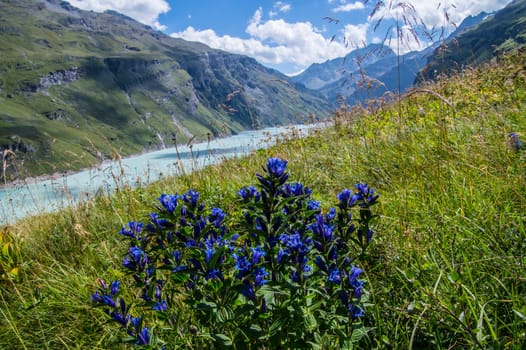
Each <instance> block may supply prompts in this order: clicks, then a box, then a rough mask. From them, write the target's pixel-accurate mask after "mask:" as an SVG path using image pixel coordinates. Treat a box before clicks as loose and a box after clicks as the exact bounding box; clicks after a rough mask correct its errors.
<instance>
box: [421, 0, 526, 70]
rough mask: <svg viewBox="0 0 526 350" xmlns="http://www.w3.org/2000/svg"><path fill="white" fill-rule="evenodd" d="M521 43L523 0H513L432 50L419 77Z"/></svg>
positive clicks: (524, 36)
mask: <svg viewBox="0 0 526 350" xmlns="http://www.w3.org/2000/svg"><path fill="white" fill-rule="evenodd" d="M524 46H526V0H514V1H512V2H511V3H509V4H508V5H507V6H506V7H504V8H503V9H501V10H500V11H498V12H496V13H495V14H493V15H491V16H488V17H487V18H486V19H485V20H484V21H482V22H480V23H478V24H477V25H475V26H472V27H470V28H468V29H467V30H464V31H462V32H460V33H459V34H458V35H456V36H454V38H450V39H449V40H447V41H446V43H445V45H442V46H440V47H439V48H437V49H436V50H434V52H433V54H432V55H431V56H430V57H429V60H428V63H427V65H426V67H425V68H424V69H423V70H422V76H421V78H420V79H419V80H421V79H426V80H432V79H435V78H436V77H437V76H438V75H441V74H450V73H451V72H454V71H458V70H459V69H461V68H462V67H465V66H470V65H474V66H476V65H479V64H481V63H483V62H487V61H488V60H490V59H491V58H493V57H496V56H497V55H499V54H501V53H503V52H506V51H509V50H512V49H515V48H520V47H524Z"/></svg>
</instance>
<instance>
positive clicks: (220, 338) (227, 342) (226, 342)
mask: <svg viewBox="0 0 526 350" xmlns="http://www.w3.org/2000/svg"><path fill="white" fill-rule="evenodd" d="M214 339H215V341H217V342H218V343H220V344H222V345H223V346H231V345H232V339H230V338H229V337H228V336H226V335H225V334H214Z"/></svg>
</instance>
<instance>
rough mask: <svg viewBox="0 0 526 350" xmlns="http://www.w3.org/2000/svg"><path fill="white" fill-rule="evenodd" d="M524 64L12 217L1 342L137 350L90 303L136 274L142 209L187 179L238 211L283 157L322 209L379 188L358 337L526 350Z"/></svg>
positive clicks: (213, 201) (516, 58)
mask: <svg viewBox="0 0 526 350" xmlns="http://www.w3.org/2000/svg"><path fill="white" fill-rule="evenodd" d="M525 67H526V55H525V54H524V52H518V53H515V54H512V55H509V56H507V57H501V58H500V59H499V63H498V64H497V63H493V64H491V65H488V66H484V67H483V68H480V69H478V70H469V71H467V72H465V73H464V74H462V75H459V76H454V77H452V78H451V79H449V80H447V81H446V80H442V81H439V82H438V83H437V84H433V85H431V84H430V85H426V86H425V87H422V88H420V89H419V90H415V91H413V92H411V93H410V94H409V95H408V96H406V97H405V98H404V99H403V101H402V103H401V104H400V105H394V106H385V107H382V108H380V109H378V108H377V107H378V105H375V106H374V107H375V109H374V110H373V111H372V112H371V111H366V110H353V111H340V112H339V113H337V114H336V115H335V117H334V121H335V125H334V127H331V128H329V129H327V130H325V131H322V132H319V133H318V134H317V135H314V136H312V137H309V138H306V139H303V140H295V141H291V142H284V143H282V144H280V145H279V147H275V148H273V149H270V150H265V151H260V152H257V153H256V154H254V155H253V156H251V157H248V158H245V159H241V160H229V161H227V162H225V163H224V164H222V165H218V166H213V167H210V168H207V169H205V170H204V171H202V172H199V173H195V174H191V175H189V176H187V177H183V178H177V179H167V180H165V181H163V182H160V183H156V184H153V185H152V186H149V187H147V188H140V189H137V190H130V189H126V188H121V189H120V190H119V191H118V192H116V193H115V194H114V195H111V196H109V197H103V196H101V197H98V198H94V199H92V200H90V201H88V202H87V203H86V204H85V205H82V206H81V207H79V208H74V209H70V210H66V211H64V212H61V213H56V214H52V215H45V216H41V217H35V218H31V219H28V220H25V221H23V222H20V223H18V224H16V225H14V226H12V227H11V228H9V231H10V232H11V234H12V235H13V236H14V237H17V238H18V239H17V242H18V245H19V247H20V260H18V261H19V262H20V261H22V264H21V265H20V268H21V271H22V272H21V275H22V279H21V280H20V281H19V282H17V283H14V284H12V283H10V282H4V284H3V288H4V289H2V292H1V294H0V296H1V297H2V299H0V305H1V308H0V311H2V312H1V313H0V320H1V322H0V347H2V348H6V349H11V348H13V349H15V348H28V349H29V348H39V349H41V348H52V349H59V348H90V349H108V348H114V349H120V348H124V346H121V345H119V340H120V339H121V337H123V334H122V332H121V331H120V330H119V329H118V328H117V327H115V326H114V325H115V324H114V323H112V324H108V323H106V322H105V320H107V316H106V315H105V314H104V313H103V312H102V311H101V310H98V309H97V310H95V309H93V308H92V307H91V306H90V303H89V298H90V295H91V293H92V292H93V291H94V290H95V288H96V278H97V277H102V278H105V279H106V280H112V279H114V278H119V279H120V278H123V276H122V273H121V272H120V265H121V261H122V258H123V256H124V254H126V248H125V247H124V245H123V240H122V239H121V238H120V237H119V235H118V234H117V232H118V230H119V229H120V227H121V225H123V224H125V223H126V222H127V221H129V220H144V219H145V217H146V215H147V213H149V212H150V211H151V206H152V204H153V203H155V198H157V197H158V196H159V194H160V193H181V192H183V191H185V190H187V189H188V188H195V189H196V190H197V191H199V192H201V193H202V196H203V197H204V198H205V200H206V202H207V203H209V204H210V205H211V206H220V207H221V208H223V209H224V210H225V211H227V212H228V213H231V215H232V217H236V216H239V215H241V213H240V212H239V209H238V208H237V204H236V203H237V199H236V195H235V193H236V191H237V190H238V189H239V188H240V187H242V186H244V185H248V184H253V183H255V181H256V180H255V178H254V173H255V172H258V171H260V166H261V165H262V164H264V163H265V160H266V158H267V157H268V156H279V157H283V158H286V159H287V160H288V161H289V165H290V172H291V174H292V177H293V178H294V179H295V180H299V181H301V182H303V183H305V184H306V185H308V186H309V187H311V188H312V189H313V192H314V193H315V194H316V199H318V200H320V201H321V202H322V203H323V204H324V206H325V204H327V205H328V204H334V203H335V198H334V196H335V195H336V194H337V193H338V192H339V191H340V190H341V189H342V188H346V187H350V186H352V184H354V183H356V182H359V181H362V182H368V183H369V185H370V186H371V187H373V188H375V189H376V191H377V193H379V194H380V205H379V206H378V207H377V208H376V209H375V210H376V212H377V213H378V214H379V217H378V218H377V219H376V221H375V229H376V234H375V237H374V240H373V245H372V247H371V249H370V250H369V252H368V254H366V255H365V256H364V257H362V259H361V260H360V261H357V264H359V265H360V266H361V267H363V268H364V269H365V271H366V274H367V281H366V288H367V290H368V293H369V300H370V306H369V307H368V308H367V309H366V310H365V313H366V315H365V317H364V319H363V322H364V324H365V325H366V326H367V327H370V328H369V333H368V334H367V336H366V337H365V338H364V339H363V342H362V344H360V345H361V347H363V348H378V349H384V348H390V349H408V348H414V349H417V348H418V349H429V348H436V349H451V348H455V349H466V348H479V349H488V348H494V349H504V348H506V349H524V347H525V346H526V335H525V333H524V329H525V327H526V317H525V316H524V315H526V293H525V291H526V289H525V281H526V274H525V269H524V264H525V263H526V255H525V251H526V230H525V222H526V214H525V213H526V196H525V195H524V194H525V188H526V173H525V171H524V170H525V165H526V163H525V161H526V154H525V153H524V152H526V149H524V144H522V145H518V146H519V147H518V148H516V147H515V146H517V144H516V143H513V144H510V142H509V141H510V140H509V136H508V135H509V133H510V132H516V133H518V134H519V136H520V137H522V138H523V139H524V137H526V119H525V118H524V110H525V109H526V104H525V101H526V71H525ZM182 308H184V306H182ZM181 310H182V311H181V314H180V315H179V316H178V317H179V320H180V322H181V324H182V326H183V327H185V326H186V327H188V323H187V322H186V320H188V318H189V317H191V315H190V314H189V311H187V310H185V309H181ZM158 331H159V332H162V330H158ZM180 337H181V340H180V341H181V344H185V347H186V348H192V344H195V342H196V335H194V334H192V333H190V332H186V331H182V332H181V333H180Z"/></svg>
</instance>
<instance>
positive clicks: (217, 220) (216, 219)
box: [208, 208, 225, 228]
mask: <svg viewBox="0 0 526 350" xmlns="http://www.w3.org/2000/svg"><path fill="white" fill-rule="evenodd" d="M224 219H225V213H224V212H223V210H221V209H220V208H212V213H211V214H210V215H209V216H208V221H209V222H210V223H212V225H214V227H216V228H219V227H220V226H221V223H222V222H223V220H224Z"/></svg>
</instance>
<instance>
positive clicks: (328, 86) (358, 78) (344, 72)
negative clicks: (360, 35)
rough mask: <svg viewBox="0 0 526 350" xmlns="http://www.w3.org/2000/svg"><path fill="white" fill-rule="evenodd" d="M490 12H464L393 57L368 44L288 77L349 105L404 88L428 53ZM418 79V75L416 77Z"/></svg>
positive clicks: (387, 50) (411, 82)
mask: <svg viewBox="0 0 526 350" xmlns="http://www.w3.org/2000/svg"><path fill="white" fill-rule="evenodd" d="M520 1H524V0H520ZM492 15H493V14H490V13H487V12H481V13H480V14H478V15H476V16H468V17H467V18H465V19H464V20H463V21H462V23H460V25H458V26H457V28H456V29H455V31H454V32H453V33H451V34H450V35H449V36H448V37H447V38H445V39H443V40H438V41H437V42H435V43H433V44H432V45H431V46H429V47H427V48H426V49H424V50H422V51H413V52H409V53H407V54H405V55H401V56H400V57H397V56H396V54H395V53H394V52H393V50H391V49H390V48H389V47H387V46H385V45H381V44H371V45H368V46H366V47H364V48H360V49H357V50H354V51H352V52H351V53H349V54H348V55H347V56H346V57H344V58H336V59H333V60H329V61H326V62H324V63H321V64H313V65H312V66H310V67H309V68H307V69H306V70H305V71H304V72H302V73H301V74H299V75H297V76H294V77H292V80H293V81H295V82H297V83H300V84H303V85H305V86H306V87H308V88H311V89H314V90H317V91H319V92H320V93H321V94H322V95H324V96H325V97H327V98H328V99H329V100H330V101H331V102H332V103H333V105H338V104H340V103H344V104H348V105H353V104H355V103H358V102H363V101H365V100H367V99H374V98H378V97H381V96H382V95H384V94H385V93H386V92H389V91H391V92H396V91H398V90H400V91H401V92H404V91H406V90H407V89H409V88H410V87H412V86H414V84H415V81H419V78H418V77H419V76H420V75H422V74H424V73H423V72H425V70H424V69H425V68H426V66H427V65H428V63H429V61H430V60H431V57H432V56H433V55H435V54H436V52H437V49H438V48H439V47H440V46H441V45H442V44H443V43H444V42H446V43H451V42H452V41H453V38H456V37H457V36H460V35H463V33H465V32H466V31H469V30H470V28H473V27H474V26H477V25H478V24H479V23H481V22H482V21H484V20H487V19H488V18H491V16H492ZM420 79H421V78H420Z"/></svg>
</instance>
